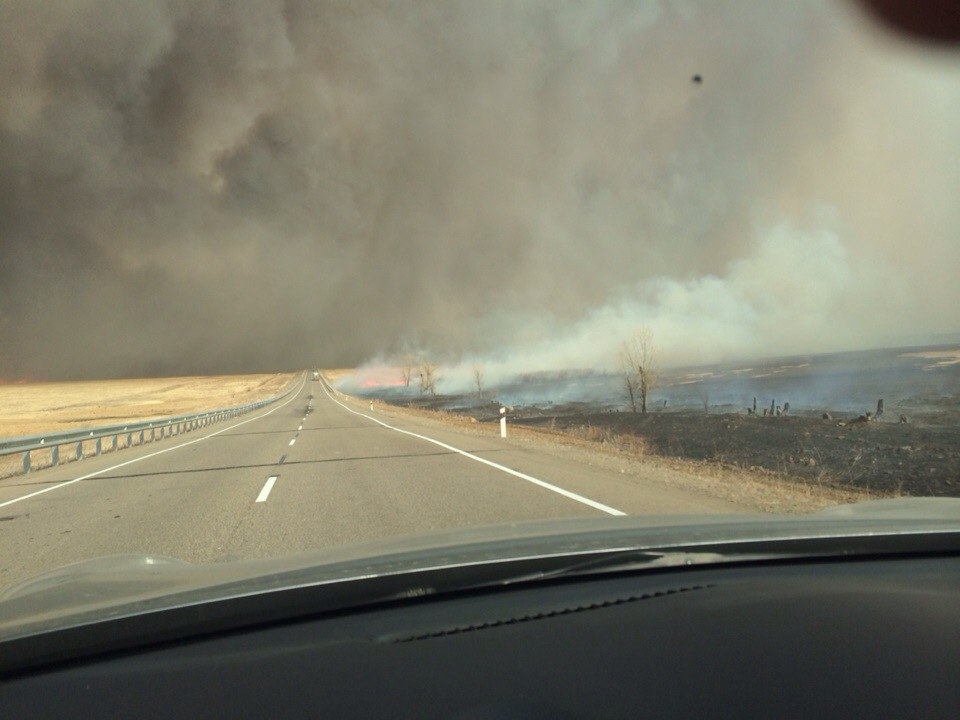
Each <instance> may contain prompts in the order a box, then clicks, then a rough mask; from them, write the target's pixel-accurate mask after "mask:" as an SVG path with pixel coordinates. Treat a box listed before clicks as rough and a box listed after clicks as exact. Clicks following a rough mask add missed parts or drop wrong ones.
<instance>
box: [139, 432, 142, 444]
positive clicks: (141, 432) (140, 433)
mask: <svg viewBox="0 0 960 720" xmlns="http://www.w3.org/2000/svg"><path fill="white" fill-rule="evenodd" d="M139 444H140V445H143V430H141V431H140V443H139Z"/></svg>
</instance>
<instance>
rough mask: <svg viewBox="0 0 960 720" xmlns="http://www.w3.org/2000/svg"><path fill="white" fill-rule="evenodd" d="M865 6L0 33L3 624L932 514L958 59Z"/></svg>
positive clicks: (321, 13) (178, 9) (957, 357)
mask: <svg viewBox="0 0 960 720" xmlns="http://www.w3.org/2000/svg"><path fill="white" fill-rule="evenodd" d="M867 5H868V4H867V3H861V2H854V1H853V0H850V1H849V2H841V1H838V2H828V1H827V0H822V1H821V0H812V1H810V2H793V1H790V0H777V1H768V0H766V1H763V2H724V3H717V2H713V1H712V0H676V1H667V0H664V1H662V2H660V1H654V0H636V1H633V0H609V1H606V0H605V1H602V2H589V3H588V2H582V3H572V2H571V3H568V2H563V3H561V2H553V1H552V0H532V1H530V2H520V1H517V2H450V1H447V0H442V1H437V2H423V1H421V0H416V1H411V2H393V3H382V2H357V1H356V0H342V1H341V0H285V1H283V2H281V1H276V2H274V1H267V0H243V1H238V2H230V3H222V2H214V1H212V0H210V1H208V0H164V1H163V2H151V3H141V2H135V1H132V0H130V1H127V0H70V1H64V2H46V1H45V0H44V1H41V0H5V1H4V2H3V3H0V98H2V100H0V338H2V342H0V596H2V594H3V593H4V592H7V591H11V590H12V589H13V588H15V587H16V586H17V585H19V584H20V583H23V582H25V581H27V580H29V579H30V578H34V577H35V576H38V575H41V574H43V573H49V572H51V571H55V570H57V569H59V568H63V567H64V566H67V565H70V564H73V563H80V562H86V561H91V562H90V563H89V564H88V565H86V566H80V569H73V570H68V571H66V572H64V571H60V572H59V573H58V574H56V575H54V576H52V579H51V578H49V577H48V581H47V582H46V584H45V585H44V586H43V587H44V588H45V589H46V591H48V592H49V591H50V588H51V587H53V588H54V589H55V588H59V587H61V586H62V587H64V588H66V587H68V586H69V583H70V578H71V577H73V576H75V575H77V574H84V573H85V574H87V575H88V576H89V575H92V576H93V577H97V576H98V575H97V574H98V573H106V574H109V575H110V576H111V577H113V578H116V577H117V576H119V575H123V577H126V578H130V579H129V580H128V581H127V582H126V583H125V585H124V586H125V587H126V588H127V589H128V590H129V589H130V588H133V589H134V590H135V589H136V588H137V587H138V583H139V581H138V580H137V577H138V575H137V573H154V574H155V575H156V574H157V573H162V572H164V568H181V569H182V566H183V563H188V564H190V565H191V566H197V565H199V566H204V565H208V564H217V567H218V568H220V567H221V566H225V565H226V564H227V563H230V562H231V561H248V560H257V561H258V562H261V564H260V565H257V567H258V568H260V569H263V568H265V567H268V566H269V563H267V564H266V565H264V564H262V561H264V560H267V561H269V560H276V561H277V563H278V565H277V567H281V563H282V561H283V560H282V559H283V558H288V557H289V556H291V555H293V554H297V553H317V552H319V553H323V552H331V553H334V552H336V551H337V550H338V549H342V548H344V547H347V546H350V545H353V544H356V543H366V542H378V543H380V545H377V546H375V547H377V548H379V550H378V552H386V550H385V547H387V546H386V545H384V543H385V542H387V543H389V542H393V541H396V542H397V545H396V547H398V548H399V547H402V546H403V545H402V540H401V539H402V538H408V537H410V536H418V535H423V534H427V533H445V535H444V536H443V537H444V540H443V542H444V543H449V542H450V538H451V537H452V536H451V533H453V534H454V536H455V537H458V538H462V539H463V541H464V542H469V541H470V539H471V538H476V537H479V534H471V533H480V530H479V528H482V527H485V526H491V525H503V524H513V528H514V529H515V530H516V531H517V532H518V533H527V534H529V532H530V531H528V530H526V531H525V530H522V529H521V525H520V524H521V523H525V522H527V521H558V522H560V521H567V520H575V519H581V518H585V519H591V520H603V519H605V518H606V519H609V518H611V517H613V516H623V515H626V516H649V518H650V519H649V521H645V523H646V525H647V526H649V527H653V526H655V525H657V524H663V523H664V522H667V521H668V520H669V518H670V517H676V518H679V517H684V520H683V523H684V527H691V526H693V527H695V526H696V524H697V522H698V520H697V519H696V517H702V518H704V521H703V522H704V524H705V526H706V525H707V524H709V523H708V522H707V520H706V517H707V516H734V515H747V514H758V513H759V514H778V515H779V514H801V513H811V512H816V511H820V510H822V509H824V508H827V507H831V506H835V505H840V504H847V503H856V502H861V501H875V500H882V499H891V498H909V497H914V496H935V497H944V496H960V480H958V469H960V291H958V285H957V277H956V276H957V269H958V268H960V229H958V228H960V203H958V198H960V162H958V158H960V132H958V128H960V51H958V45H957V43H956V40H955V39H954V40H952V41H951V40H950V39H946V40H945V39H943V38H935V37H934V38H931V37H924V36H923V34H922V33H921V34H920V36H917V34H916V33H914V34H909V35H908V34H905V33H903V32H902V31H900V30H897V29H896V28H894V27H893V26H892V25H890V24H889V23H888V22H887V20H885V19H883V18H879V17H877V16H876V15H875V14H874V13H873V11H871V10H870V9H869V8H868V6H867ZM915 507H919V506H915ZM655 516H659V517H655ZM664 516H669V517H667V519H666V520H665V517H664ZM691 516H696V517H691ZM835 517H836V518H841V517H843V516H842V514H841V515H837V516H835ZM709 522H711V523H714V524H716V522H717V518H716V517H713V518H712V519H711V520H710V521H709ZM643 524H644V523H639V524H637V525H633V526H632V527H639V526H641V525H643ZM551 527H554V526H552V525H550V524H549V523H545V524H541V525H538V526H536V528H537V532H538V533H541V532H542V533H549V532H550V528H551ZM556 527H559V525H557V526H556ZM503 532H504V531H503V529H501V530H499V531H498V533H499V535H498V537H501V538H502V537H503ZM438 542H439V541H438ZM429 544H430V541H423V540H419V541H418V547H424V546H429ZM371 547H374V546H371ZM371 552H372V551H371ZM117 555H122V556H134V557H137V558H141V559H140V560H136V559H131V558H130V557H128V558H127V559H126V560H123V561H117V562H116V563H113V562H112V561H109V560H105V559H107V558H110V557H112V556H117ZM317 557H318V558H320V557H322V555H318V556H317ZM331 557H332V555H331ZM144 558H145V559H144ZM151 558H154V559H159V560H157V561H156V562H154V560H152V559H151ZM148 561H149V562H148ZM317 562H320V561H319V560H318V561H317ZM302 565H303V564H302V563H301V564H300V565H299V566H298V567H302ZM126 568H129V570H128V569H126ZM178 572H180V571H178ZM181 574H182V573H181ZM248 574H249V573H248ZM184 576H186V575H184ZM190 577H194V575H190ZM151 587H152V586H151ZM64 592H67V590H64ZM0 604H2V603H0Z"/></svg>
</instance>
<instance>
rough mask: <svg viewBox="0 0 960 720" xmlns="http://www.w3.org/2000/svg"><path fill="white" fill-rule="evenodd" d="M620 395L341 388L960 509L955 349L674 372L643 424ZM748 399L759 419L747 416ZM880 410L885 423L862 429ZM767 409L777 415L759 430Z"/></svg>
mask: <svg viewBox="0 0 960 720" xmlns="http://www.w3.org/2000/svg"><path fill="white" fill-rule="evenodd" d="M621 387H622V380H621V378H620V377H619V376H617V375H616V374H614V373H609V372H606V373H605V372H591V371H568V372H562V373H531V374H528V375H526V376H521V377H517V378H515V379H513V380H512V381H511V382H509V383H505V384H502V385H500V386H498V387H495V388H489V389H488V390H486V391H485V392H484V398H483V399H482V400H481V399H480V398H479V397H478V396H477V394H476V393H460V394H438V395H437V396H436V397H433V396H429V395H427V396H420V395H419V394H418V393H417V392H416V391H414V390H412V389H409V388H396V387H380V388H377V387H374V388H359V387H355V386H351V383H350V381H349V378H347V379H345V381H344V382H343V383H341V389H343V390H344V391H347V392H352V393H354V394H357V395H363V396H365V397H377V398H379V399H382V400H386V401H388V402H392V403H395V404H400V405H413V406H418V407H424V408H431V409H443V410H452V411H456V412H459V413H462V414H468V415H471V416H473V417H475V418H476V419H477V420H478V421H480V422H496V421H497V420H498V419H499V409H500V407H501V406H506V407H508V409H509V416H510V421H511V422H513V423H518V424H522V425H527V426H531V427H544V428H549V429H553V430H559V431H574V432H582V431H583V430H584V429H586V428H599V429H602V430H604V431H605V432H606V434H607V435H608V436H609V435H614V436H616V435H622V436H635V437H637V438H639V439H641V440H642V441H643V445H644V446H645V447H646V448H647V449H648V451H649V452H652V453H656V454H659V455H663V456H667V457H678V458H686V459H691V460H699V461H712V462H718V463H722V464H725V465H733V466H737V467H742V468H747V469H750V468H753V469H756V468H762V469H764V470H766V471H772V472H776V473H779V474H782V475H785V476H788V477H791V478H793V479H796V480H798V481H800V482H806V483H816V484H821V485H832V486H836V487H848V488H849V487H853V488H858V489H868V490H871V491H875V492H879V493H882V494H896V495H900V494H903V495H949V496H960V346H958V345H937V346H923V347H911V348H890V349H881V350H867V351H859V352H844V353H832V354H823V355H810V356H793V357H785V358H774V359H765V360H758V361H753V362H738V363H726V364H716V365H709V366H696V367H681V368H671V369H669V370H665V371H663V372H662V373H661V375H660V379H659V383H658V386H657V387H656V389H655V390H654V391H653V392H652V393H651V395H650V398H649V400H648V412H647V413H646V414H645V415H644V414H639V413H637V414H634V413H633V412H630V411H629V407H628V405H627V403H626V399H625V397H624V394H623V392H622V390H621ZM440 389H441V390H442V386H441V388H440ZM754 398H756V404H757V414H756V415H754V414H752V413H750V412H748V408H749V409H751V410H752V408H753V402H754ZM881 398H882V399H883V400H884V413H883V415H882V416H880V417H879V418H875V417H870V419H869V420H867V419H866V414H867V413H871V414H873V413H875V412H876V406H877V400H879V399H881ZM785 403H789V404H790V410H789V412H788V413H787V414H783V412H782V411H783V407H784V405H785ZM771 405H773V407H774V414H773V416H767V417H765V416H764V414H763V411H764V410H767V411H769V408H770V407H771ZM778 408H779V409H780V413H781V414H779V415H778V414H777V409H778ZM825 415H826V417H824V416H825ZM903 420H905V421H906V422H903Z"/></svg>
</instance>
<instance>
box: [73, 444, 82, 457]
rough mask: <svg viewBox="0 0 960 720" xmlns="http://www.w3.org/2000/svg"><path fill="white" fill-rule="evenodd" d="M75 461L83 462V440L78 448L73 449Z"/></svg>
mask: <svg viewBox="0 0 960 720" xmlns="http://www.w3.org/2000/svg"><path fill="white" fill-rule="evenodd" d="M73 459H74V460H83V440H81V441H80V442H78V443H77V446H76V447H75V448H74V449H73Z"/></svg>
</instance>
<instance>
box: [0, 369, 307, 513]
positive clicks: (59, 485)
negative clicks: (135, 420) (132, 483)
mask: <svg viewBox="0 0 960 720" xmlns="http://www.w3.org/2000/svg"><path fill="white" fill-rule="evenodd" d="M305 384H306V377H304V380H303V381H302V382H301V383H300V387H299V388H297V391H296V392H295V393H294V394H293V397H291V398H290V399H289V400H287V401H286V402H285V403H283V405H277V406H276V407H275V408H273V409H272V410H268V411H267V412H265V413H263V414H262V415H257V416H256V417H252V418H248V419H246V420H243V421H241V422H238V423H235V424H233V425H230V426H229V427H225V428H223V429H221V430H217V431H216V432H212V433H210V434H209V435H204V436H203V437H200V438H195V439H193V440H188V441H187V442H185V443H180V444H179V445H174V446H173V447H168V448H164V449H163V450H157V451H156V452H152V453H148V454H147V455H141V456H140V457H138V458H133V459H132V460H127V461H126V462H122V463H118V464H116V465H111V466H110V467H108V468H103V470H97V471H96V472H92V473H88V474H87V475H81V476H80V477H77V478H74V479H73V480H65V481H64V482H62V483H57V484H56V485H51V486H50V487H48V488H44V489H43V490H37V491H36V492H32V493H29V494H28V495H21V496H20V497H18V498H13V499H12V500H5V501H4V502H0V508H2V507H6V506H7V505H13V504H14V503H17V502H20V501H21V500H27V499H29V498H32V497H36V496H37V495H43V494H44V493H48V492H51V491H53V490H56V489H58V488H62V487H66V486H67V485H73V484H74V483H75V482H80V481H81V480H88V479H90V478H92V477H96V476H97V475H103V474H104V473H107V472H110V471H111V470H116V469H117V468H122V467H126V466H127V465H133V464H134V463H138V462H140V461H141V460H147V459H148V458H152V457H156V456H157V455H163V453H167V452H170V451H171V450H179V449H180V448H182V447H187V445H193V444H194V443H198V442H201V441H203V440H206V439H207V438H212V437H213V436H214V435H219V434H220V433H225V432H226V431H227V430H233V429H234V428H236V427H240V426H241V425H246V424H247V423H248V422H253V421H254V420H259V419H260V418H264V417H266V416H267V415H270V414H271V413H274V412H276V411H277V410H279V409H280V408H282V407H284V406H285V405H289V404H290V403H291V402H292V401H293V400H295V399H296V398H297V397H298V396H299V395H300V391H301V390H303V386H304V385H305ZM138 447H142V446H138Z"/></svg>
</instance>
